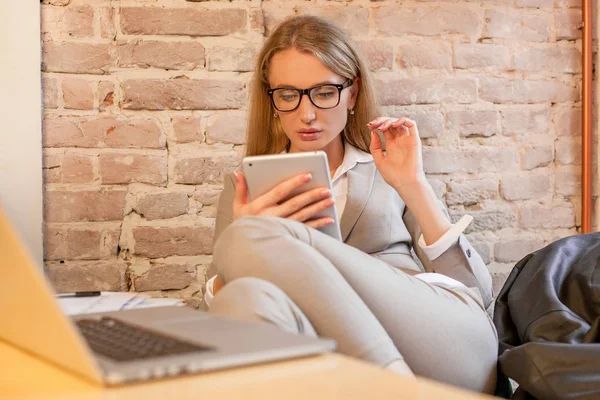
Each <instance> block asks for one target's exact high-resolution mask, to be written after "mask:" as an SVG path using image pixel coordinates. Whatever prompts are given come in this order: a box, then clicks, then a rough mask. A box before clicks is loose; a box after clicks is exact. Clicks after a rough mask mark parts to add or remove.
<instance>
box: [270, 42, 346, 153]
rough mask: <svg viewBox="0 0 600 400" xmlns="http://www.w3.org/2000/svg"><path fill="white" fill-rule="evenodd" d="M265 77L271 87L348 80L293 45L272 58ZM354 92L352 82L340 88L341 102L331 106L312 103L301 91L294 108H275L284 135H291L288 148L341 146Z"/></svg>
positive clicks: (309, 85)
mask: <svg viewBox="0 0 600 400" xmlns="http://www.w3.org/2000/svg"><path fill="white" fill-rule="evenodd" d="M268 78H269V84H270V86H271V89H275V88H279V87H286V88H296V89H308V88H311V87H313V86H316V85H320V84H323V83H331V84H338V85H341V84H343V83H344V82H346V81H347V79H346V78H344V77H343V76H340V75H338V74H336V73H334V72H333V71H331V70H330V69H329V68H327V67H326V66H325V65H324V64H323V63H322V62H321V61H319V59H317V58H316V57H315V56H313V55H312V54H310V53H301V52H299V51H298V50H296V49H289V50H284V51H281V52H279V53H276V54H275V55H274V56H273V57H272V58H271V63H270V65H269V71H268ZM357 93H358V87H357V84H356V82H355V83H354V85H353V86H350V87H348V88H345V89H344V90H342V92H341V94H340V103H339V104H338V105H337V106H336V107H334V108H330V109H320V108H318V107H315V105H314V104H313V103H312V102H311V101H310V99H309V98H308V95H303V96H302V98H301V101H300V105H299V106H298V108H296V109H295V110H293V111H288V112H282V111H277V110H274V111H275V112H276V113H277V114H278V115H279V119H280V121H281V126H282V127H283V130H284V132H285V134H286V136H287V137H288V138H289V139H290V142H291V146H290V152H298V151H315V150H324V151H326V152H327V150H329V149H333V148H338V149H339V148H342V147H341V146H336V145H337V144H339V143H340V142H341V136H340V133H341V132H342V130H343V129H344V126H346V121H347V118H348V110H349V109H352V108H354V104H355V103H356V95H357ZM338 141H339V142H338ZM342 149H343V148H342ZM342 151H343V150H342Z"/></svg>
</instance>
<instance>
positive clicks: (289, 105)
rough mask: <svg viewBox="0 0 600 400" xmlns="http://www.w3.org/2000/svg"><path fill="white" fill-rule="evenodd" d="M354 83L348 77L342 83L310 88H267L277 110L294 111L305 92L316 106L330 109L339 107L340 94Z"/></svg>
mask: <svg viewBox="0 0 600 400" xmlns="http://www.w3.org/2000/svg"><path fill="white" fill-rule="evenodd" d="M352 83H353V80H352V79H348V80H347V81H346V82H344V83H342V84H341V85H336V84H334V83H325V84H322V85H316V86H313V87H311V88H308V89H295V88H277V89H269V90H267V93H268V94H269V97H270V98H271V102H272V103H273V106H274V107H275V108H276V109H277V111H282V112H287V111H294V110H295V109H296V108H298V106H300V102H301V101H302V96H304V95H305V94H306V95H308V98H309V99H310V102H311V103H313V104H314V106H315V107H317V108H321V109H328V108H334V107H337V105H338V104H340V97H341V96H340V94H341V93H342V90H344V89H345V88H347V87H348V86H351V85H352Z"/></svg>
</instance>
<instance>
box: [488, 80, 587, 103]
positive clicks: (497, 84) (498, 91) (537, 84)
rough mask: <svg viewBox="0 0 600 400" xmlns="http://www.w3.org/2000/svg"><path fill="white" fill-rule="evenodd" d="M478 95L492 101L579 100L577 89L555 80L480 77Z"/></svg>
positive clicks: (538, 101) (558, 101)
mask: <svg viewBox="0 0 600 400" xmlns="http://www.w3.org/2000/svg"><path fill="white" fill-rule="evenodd" d="M480 96H481V98H482V99H483V100H486V101H491V102H493V103H545V102H552V103H562V102H566V101H577V100H579V90H578V89H577V87H575V86H572V85H570V84H568V83H563V82H560V81H556V80H535V81H534V80H521V79H519V80H509V79H504V78H482V79H480Z"/></svg>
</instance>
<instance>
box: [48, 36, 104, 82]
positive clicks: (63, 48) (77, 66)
mask: <svg viewBox="0 0 600 400" xmlns="http://www.w3.org/2000/svg"><path fill="white" fill-rule="evenodd" d="M114 62H115V51H114V49H113V48H112V47H111V46H110V45H109V44H95V43H67V42H63V43H56V42H46V43H44V44H43V55H42V70H43V71H46V72H67V73H74V74H106V73H108V71H109V69H110V68H111V67H112V66H113V65H114Z"/></svg>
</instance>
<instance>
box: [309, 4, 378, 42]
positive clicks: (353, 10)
mask: <svg viewBox="0 0 600 400" xmlns="http://www.w3.org/2000/svg"><path fill="white" fill-rule="evenodd" d="M297 9H298V14H300V15H315V16H317V17H321V18H325V19H327V20H330V21H332V22H334V23H336V24H337V25H338V26H340V27H341V28H342V29H344V30H345V31H346V32H347V33H349V34H351V35H353V36H354V35H355V36H361V35H367V34H368V33H369V10H368V9H366V8H363V7H354V6H350V5H347V6H342V7H340V6H337V5H331V6H328V5H324V6H320V7H315V6H313V5H311V6H305V5H301V6H299V7H297Z"/></svg>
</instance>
